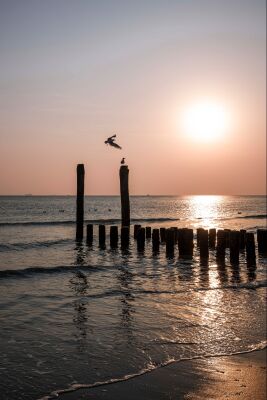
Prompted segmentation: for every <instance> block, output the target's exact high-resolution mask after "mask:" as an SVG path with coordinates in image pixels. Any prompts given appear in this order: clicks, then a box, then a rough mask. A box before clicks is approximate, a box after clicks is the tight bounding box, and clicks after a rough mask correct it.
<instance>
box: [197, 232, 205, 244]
mask: <svg viewBox="0 0 267 400" xmlns="http://www.w3.org/2000/svg"><path fill="white" fill-rule="evenodd" d="M202 231H204V228H197V247H199V242H200V236H201V232H202Z"/></svg>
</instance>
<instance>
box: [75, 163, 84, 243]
mask: <svg viewBox="0 0 267 400" xmlns="http://www.w3.org/2000/svg"><path fill="white" fill-rule="evenodd" d="M83 219H84V165H83V164H78V165H77V198H76V240H82V239H83Z"/></svg>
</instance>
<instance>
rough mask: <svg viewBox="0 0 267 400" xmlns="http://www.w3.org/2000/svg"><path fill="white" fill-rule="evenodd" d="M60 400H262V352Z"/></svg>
mask: <svg viewBox="0 0 267 400" xmlns="http://www.w3.org/2000/svg"><path fill="white" fill-rule="evenodd" d="M59 398H62V399H63V400H79V399H95V400H102V399H103V400H104V399H106V400H115V399H119V400H123V399H127V400H134V399H137V398H138V399H142V400H165V399H166V400H167V399H177V400H180V399H181V400H182V399H184V400H190V399H194V400H201V399H210V400H211V399H242V400H250V399H257V400H265V399H266V348H265V349H263V350H255V351H252V352H250V353H243V354H238V355H229V356H218V357H206V358H197V359H193V360H184V361H178V362H173V363H171V364H169V365H166V366H164V367H162V368H156V369H155V370H153V371H150V372H149V373H145V374H143V375H139V376H136V377H134V378H132V379H129V380H125V381H119V382H114V383H111V384H107V385H102V386H98V387H94V388H89V389H88V388H87V389H86V388H81V389H78V390H76V391H73V392H69V393H64V394H60V395H59Z"/></svg>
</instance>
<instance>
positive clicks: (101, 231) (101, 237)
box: [98, 225, 106, 247]
mask: <svg viewBox="0 0 267 400" xmlns="http://www.w3.org/2000/svg"><path fill="white" fill-rule="evenodd" d="M98 241H99V246H100V247H105V244H106V227H105V225H99V226H98Z"/></svg>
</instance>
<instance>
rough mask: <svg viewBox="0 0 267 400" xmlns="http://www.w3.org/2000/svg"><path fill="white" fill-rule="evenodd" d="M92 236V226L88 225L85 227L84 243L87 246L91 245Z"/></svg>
mask: <svg viewBox="0 0 267 400" xmlns="http://www.w3.org/2000/svg"><path fill="white" fill-rule="evenodd" d="M93 235H94V225H93V224H88V225H87V227H86V242H87V244H89V245H92V243H93Z"/></svg>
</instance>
